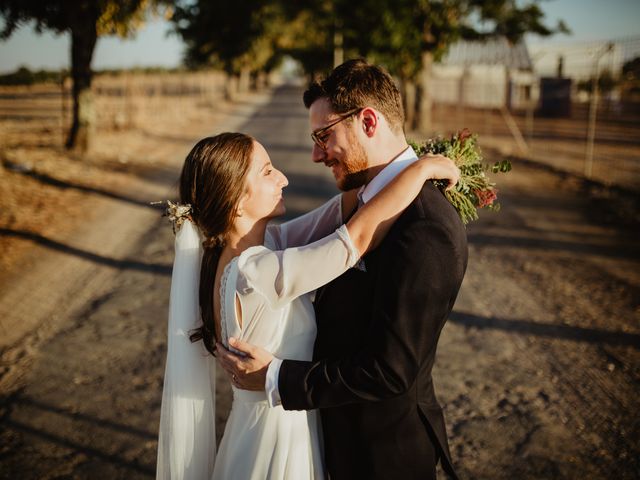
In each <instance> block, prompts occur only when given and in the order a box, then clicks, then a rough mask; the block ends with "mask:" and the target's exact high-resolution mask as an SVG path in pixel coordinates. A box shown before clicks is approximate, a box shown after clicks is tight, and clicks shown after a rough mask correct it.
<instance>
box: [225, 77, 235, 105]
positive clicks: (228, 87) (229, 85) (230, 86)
mask: <svg viewBox="0 0 640 480" xmlns="http://www.w3.org/2000/svg"><path fill="white" fill-rule="evenodd" d="M237 95H238V76H237V75H235V74H233V73H228V72H227V74H226V76H225V80H224V99H225V100H226V101H228V102H234V101H235V100H236V97H237Z"/></svg>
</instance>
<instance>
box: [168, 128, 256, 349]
mask: <svg viewBox="0 0 640 480" xmlns="http://www.w3.org/2000/svg"><path fill="white" fill-rule="evenodd" d="M252 153H253V138H252V137H250V136H248V135H245V134H243V133H221V134H219V135H216V136H214V137H207V138H203V139H202V140H200V141H199V142H198V143H196V145H195V146H194V147H193V149H192V150H191V152H189V154H188V155H187V158H186V159H185V161H184V166H183V167H182V173H181V174H180V202H181V203H188V204H190V205H191V209H192V212H191V217H192V218H193V221H194V223H195V224H196V225H197V226H198V228H199V229H200V232H201V233H202V235H203V236H204V237H205V241H204V242H203V247H204V253H203V256H202V266H201V268H200V291H199V302H200V315H201V317H202V326H201V327H199V328H197V329H195V330H193V331H192V332H191V335H190V339H191V341H192V342H196V341H198V340H202V341H203V342H204V346H205V348H206V349H207V350H208V351H209V352H211V353H212V354H213V353H214V349H215V342H216V340H219V339H217V338H216V333H215V332H216V329H215V321H214V315H213V295H214V287H213V286H214V282H215V277H216V270H217V268H218V261H219V260H220V254H221V253H222V248H223V247H224V243H225V237H226V235H227V233H228V232H229V230H230V229H231V226H232V225H233V220H234V218H235V216H236V210H237V207H238V202H239V201H240V198H241V196H242V194H243V193H244V191H245V188H244V185H245V180H246V177H247V172H248V171H249V165H250V163H251V155H252Z"/></svg>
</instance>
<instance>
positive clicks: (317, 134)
mask: <svg viewBox="0 0 640 480" xmlns="http://www.w3.org/2000/svg"><path fill="white" fill-rule="evenodd" d="M361 111H362V108H356V109H354V110H349V111H348V112H346V113H343V114H342V115H340V116H339V117H338V119H337V120H336V121H335V122H332V123H330V124H329V125H327V126H326V127H322V128H319V129H318V130H315V131H313V132H311V139H312V140H313V143H315V144H316V145H317V146H318V147H320V148H321V149H322V150H326V149H327V140H329V136H330V135H331V132H330V131H329V129H330V128H331V127H334V126H336V125H337V124H339V123H340V122H342V121H343V120H346V119H347V118H349V117H350V116H351V115H356V114H358V113H360V112H361Z"/></svg>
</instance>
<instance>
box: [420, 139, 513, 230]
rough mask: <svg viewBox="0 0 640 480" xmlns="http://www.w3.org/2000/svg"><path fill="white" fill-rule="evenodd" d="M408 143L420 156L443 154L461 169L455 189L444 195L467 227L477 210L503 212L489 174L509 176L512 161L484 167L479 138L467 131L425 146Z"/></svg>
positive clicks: (438, 182)
mask: <svg viewBox="0 0 640 480" xmlns="http://www.w3.org/2000/svg"><path fill="white" fill-rule="evenodd" d="M407 142H408V143H409V145H411V147H412V148H413V149H414V150H415V152H416V153H417V154H418V156H422V155H425V154H427V153H432V154H440V155H444V156H446V157H448V158H450V159H451V160H453V162H454V163H455V164H456V166H457V167H458V168H459V169H460V180H459V181H458V184H457V185H456V187H455V188H454V189H452V190H448V191H446V192H445V196H446V198H447V200H449V202H450V203H451V205H453V206H454V207H455V209H456V210H457V212H458V214H459V215H460V218H461V219H462V221H463V223H464V224H465V225H466V224H467V223H469V222H471V221H473V220H477V219H478V210H479V209H481V208H488V209H489V210H493V211H496V212H497V211H499V210H500V204H498V203H497V202H496V201H495V200H496V199H497V194H498V190H497V189H496V188H495V187H496V184H495V183H494V182H492V181H491V180H490V179H489V177H487V175H486V172H488V171H491V172H492V173H507V172H509V171H510V170H511V162H510V161H509V160H502V161H499V162H496V163H494V164H493V165H487V164H485V163H484V160H483V158H482V152H481V151H480V148H479V147H478V143H477V135H472V134H471V133H470V132H469V131H468V130H466V129H465V130H462V131H461V132H459V133H457V134H455V135H453V136H452V137H451V138H448V139H445V138H443V137H437V138H430V139H427V140H425V141H424V142H422V143H418V142H415V141H413V140H407ZM433 183H434V184H435V185H436V186H437V187H438V188H439V189H440V190H444V188H445V187H446V182H444V181H441V180H434V181H433Z"/></svg>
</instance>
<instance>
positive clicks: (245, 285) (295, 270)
mask: <svg viewBox="0 0 640 480" xmlns="http://www.w3.org/2000/svg"><path fill="white" fill-rule="evenodd" d="M359 258H360V253H359V252H358V250H357V249H356V248H355V246H354V245H353V243H352V242H351V238H350V237H349V231H348V230H347V227H346V226H344V225H342V226H341V227H340V228H338V229H337V230H336V231H335V232H334V233H332V234H331V235H329V236H326V237H324V238H322V239H320V240H317V241H315V242H313V243H311V244H309V245H305V246H301V247H293V248H287V249H284V250H276V251H273V250H269V249H268V248H266V247H263V246H256V247H251V248H248V249H247V250H245V251H244V252H242V254H241V255H240V257H239V259H238V277H237V283H236V289H237V292H238V293H239V294H240V295H243V294H247V293H251V292H252V291H254V290H255V291H257V292H259V293H260V294H261V295H262V296H263V297H264V298H265V299H266V300H267V302H268V304H269V306H270V307H271V308H273V309H277V308H282V307H284V306H285V305H286V304H287V303H289V302H291V301H292V300H293V299H295V298H297V297H299V296H300V295H304V294H305V293H309V292H311V291H313V290H315V289H317V288H319V287H321V286H322V285H325V284H327V283H329V282H330V281H331V280H333V279H335V278H337V277H339V276H340V275H342V274H343V273H344V272H345V271H347V270H348V269H349V268H351V267H352V266H353V265H355V264H356V262H357V261H358V260H359Z"/></svg>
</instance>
